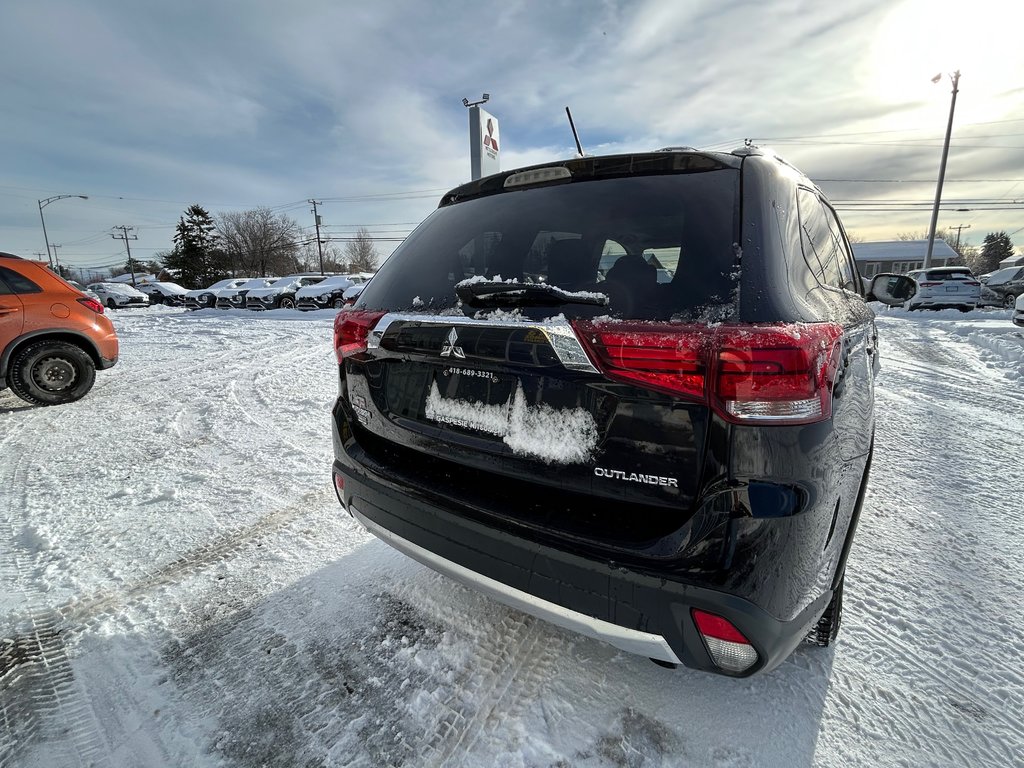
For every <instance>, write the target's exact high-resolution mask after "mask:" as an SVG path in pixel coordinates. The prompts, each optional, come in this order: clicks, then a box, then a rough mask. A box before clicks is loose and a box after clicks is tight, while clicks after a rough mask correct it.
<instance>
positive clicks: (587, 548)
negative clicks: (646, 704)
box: [333, 148, 912, 676]
mask: <svg viewBox="0 0 1024 768" xmlns="http://www.w3.org/2000/svg"><path fill="white" fill-rule="evenodd" d="M871 286H872V288H874V289H875V291H876V293H877V294H878V296H877V298H878V299H879V300H882V301H885V302H886V303H894V304H895V303H900V302H901V301H902V300H903V299H904V298H907V292H908V291H909V290H912V288H911V286H912V281H910V280H908V279H907V278H906V277H903V276H892V275H880V276H877V277H876V278H875V279H874V281H873V282H872V284H871ZM866 298H872V299H873V298H876V297H875V296H873V295H871V294H868V295H867V296H865V295H864V289H863V288H862V285H861V281H860V279H859V277H858V276H857V273H856V271H855V265H854V260H853V256H852V253H851V250H850V247H849V243H848V240H847V238H846V235H845V234H844V232H843V229H842V226H841V225H840V223H839V220H838V218H837V217H836V215H835V212H834V211H833V209H832V208H831V206H830V205H829V204H828V202H827V201H826V200H825V198H824V196H823V195H822V193H821V192H820V190H818V189H817V187H816V186H815V185H814V184H813V183H812V182H810V181H809V180H808V179H807V178H806V177H804V176H803V175H801V174H800V173H799V172H798V171H796V170H795V169H794V168H792V167H791V166H789V165H788V164H786V163H785V162H783V161H781V160H780V159H778V158H776V157H773V156H769V155H767V154H764V153H762V152H761V151H759V150H757V149H753V148H747V149H742V150H737V151H735V152H732V153H711V152H698V151H696V150H666V151H661V152H652V153H644V154H633V155H619V156H613V157H584V158H579V159H574V160H568V161H564V162H557V163H552V164H550V165H545V166H537V167H532V168H527V169H522V170H518V171H510V172H503V173H500V174H497V175H494V176H490V177H487V178H484V179H481V180H479V181H474V182H472V183H469V184H465V185H463V186H461V187H458V188H456V189H454V190H452V191H451V192H449V193H448V194H447V195H445V196H444V197H443V198H442V200H441V203H440V206H439V208H438V210H437V211H435V212H434V213H433V214H432V215H431V216H430V217H429V218H427V219H426V221H424V222H423V224H422V225H420V227H418V228H417V229H416V231H415V232H414V233H413V234H412V235H411V236H410V237H409V238H408V239H407V240H406V241H405V242H404V243H403V244H402V246H401V247H400V248H399V249H398V250H397V251H395V253H394V255H393V256H392V257H391V258H390V259H389V260H388V262H387V263H386V264H385V265H384V266H383V267H382V268H381V269H380V271H379V272H378V273H377V275H376V277H374V279H373V280H372V281H371V282H370V283H369V284H368V285H367V287H366V289H365V290H364V291H363V293H362V295H361V296H360V297H359V300H358V301H357V303H356V304H355V306H354V307H353V308H352V309H350V310H344V311H342V312H340V313H339V314H338V317H337V320H336V323H335V347H336V351H337V355H338V360H339V369H338V370H339V375H340V394H339V397H338V399H337V402H336V404H335V406H334V410H333V416H334V449H335V457H336V460H335V462H334V483H335V488H336V489H337V492H338V497H339V500H340V501H341V503H342V504H343V505H344V506H345V507H346V508H347V509H348V511H349V512H350V513H351V514H353V515H354V516H355V517H356V518H358V519H359V520H360V521H361V522H362V523H363V524H364V525H365V526H366V527H367V528H368V529H369V530H370V531H372V532H373V533H374V534H376V535H377V536H379V537H380V538H382V539H383V540H384V541H386V542H388V543H389V544H391V545H393V546H395V547H397V548H398V549H400V550H402V551H404V552H406V553H407V554H409V555H411V556H412V557H414V558H416V559H418V560H420V561H422V562H424V563H426V564H427V565H429V566H431V567H432V568H435V569H437V570H439V571H441V572H443V573H446V574H448V575H450V576H453V577H454V578H456V579H459V580H461V581H463V582H465V583H468V584H471V585H473V586H474V587H476V588H479V589H482V590H484V591H486V592H487V593H489V594H491V595H493V596H494V597H496V598H497V599H499V600H502V601H503V602H506V603H508V604H510V605H513V606H515V607H517V608H520V609H522V610H524V611H527V612H529V613H532V614H535V615H538V616H541V617H543V618H545V619H547V620H549V621H551V622H553V623H555V624H558V625H561V626H563V627H568V628H571V629H574V630H576V631H579V632H581V633H584V634H587V635H590V636H593V637H598V638H600V639H603V640H605V641H607V642H609V643H612V644H613V645H615V646H617V647H619V648H622V649H625V650H627V651H630V652H633V653H638V654H642V655H645V656H648V657H650V658H652V659H654V660H655V661H658V662H661V663H665V664H670V665H674V664H679V663H682V664H685V665H687V666H690V667H695V668H699V669H704V670H709V671H714V672H718V673H722V674H726V675H733V676H746V675H749V674H752V673H754V672H756V671H759V670H767V669H771V668H772V667H774V666H775V665H777V664H778V663H780V662H781V661H782V660H783V659H785V658H786V657H787V656H788V655H789V653H790V652H791V651H792V650H793V649H794V648H795V647H796V646H797V644H798V643H800V641H801V640H803V639H804V638H805V637H806V638H809V639H810V640H812V641H813V642H816V643H817V644H819V645H827V644H828V643H829V642H830V641H831V640H832V639H833V638H834V637H835V635H836V631H837V630H838V627H839V620H840V611H841V605H842V592H843V576H844V573H845V565H846V559H847V556H848V554H849V551H850V546H851V543H852V539H853V533H854V529H855V528H856V524H857V518H858V515H859V513H860V508H861V503H862V501H863V497H864V490H865V485H866V482H867V477H868V468H869V466H870V463H871V453H872V445H873V442H872V441H873V434H874V415H873V378H874V376H875V373H876V371H877V367H878V352H877V335H876V331H875V324H874V314H873V312H872V310H871V309H870V308H869V307H868V305H867V304H866V301H865V300H866Z"/></svg>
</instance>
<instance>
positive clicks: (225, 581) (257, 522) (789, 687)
mask: <svg viewBox="0 0 1024 768" xmlns="http://www.w3.org/2000/svg"><path fill="white" fill-rule="evenodd" d="M112 315H113V318H114V321H115V323H116V325H117V327H118V331H119V333H120V336H121V344H122V358H121V361H120V363H119V364H118V365H117V366H116V367H115V368H114V369H112V370H110V371H106V372H101V373H99V374H98V375H97V383H96V387H95V389H94V390H93V392H92V393H91V394H90V395H89V396H88V397H87V398H86V399H84V400H83V401H81V402H78V403H75V404H72V405H69V406H64V407H59V408H30V407H26V406H25V405H24V404H22V403H21V402H20V401H19V400H17V399H15V398H14V396H13V395H11V394H10V393H9V392H3V393H0V638H2V639H0V767H2V768H14V766H18V768H36V767H38V768H61V767H62V766H108V765H109V766H200V767H205V766H253V767H254V766H319V765H337V766H342V765H343V766H399V765H404V766H442V765H449V766H467V767H468V766H472V767H474V768H476V767H477V766H524V767H525V766H537V767H538V768H539V767H541V766H545V767H551V768H554V767H555V766H585V767H588V768H589V767H593V768H596V767H598V766H602V767H603V766H637V767H639V766H643V767H644V768H650V767H651V766H723V767H730V768H738V767H740V766H809V765H821V766H887V765H901V766H921V765H928V766H933V765H940V766H1008V765H1020V764H1021V762H1022V760H1024V758H1022V755H1024V724H1022V712H1024V618H1022V617H1024V463H1022V462H1021V459H1020V456H1021V446H1022V440H1024V392H1022V385H1024V338H1022V336H1021V333H1020V332H1019V329H1015V328H1014V327H1013V326H1012V325H1011V324H1010V322H1009V320H1008V316H1009V313H1008V312H1006V311H991V312H973V313H970V314H966V315H964V314H961V313H959V312H955V311H953V312H939V313H909V312H904V311H902V310H896V311H887V312H883V313H881V314H880V316H879V320H878V325H879V329H880V334H881V345H882V346H881V349H882V355H883V374H882V376H881V379H880V381H879V385H878V390H877V402H878V431H877V438H876V454H875V462H874V471H873V477H872V485H871V491H870V494H869V497H868V500H867V507H866V509H865V513H864V517H863V520H862V523H861V528H860V531H859V533H858V537H857V543H856V546H855V547H854V550H853V554H852V556H851V559H850V564H849V572H848V576H847V586H846V610H845V614H844V626H843V631H842V635H841V638H840V642H839V643H838V644H837V645H836V646H834V647H833V648H830V649H827V650H822V649H817V648H811V647H805V648H801V649H799V650H798V651H797V652H796V653H795V654H794V655H793V656H792V657H791V659H790V660H788V661H787V662H786V663H784V664H783V665H781V666H780V667H779V668H778V669H776V670H775V671H773V672H771V673H769V674H766V675H761V676H758V677H754V678H752V679H749V680H731V679H725V678H721V677H716V676H712V675H707V674H701V673H697V672H691V671H688V670H684V669H680V670H676V671H669V670H665V669H662V668H660V667H657V666H655V665H653V664H651V663H650V662H649V661H647V660H646V659H642V658H635V657H631V656H627V655H625V654H622V653H619V652H617V651H616V650H614V649H612V648H610V647H608V646H606V645H603V644H601V643H598V642H596V641H592V640H589V639H586V638H582V637H578V636H575V635H572V634H570V633H567V632H563V631H561V630H559V629H556V628H554V627H551V626H548V625H546V624H544V623H543V622H540V621H537V620H534V619H532V618H530V617H527V616H524V615H522V614H518V613H516V612H514V611H511V610H509V609H507V608H505V607H503V606H501V605H499V604H497V603H494V602H493V601H491V600H489V599H487V598H485V597H483V596H481V595H479V594H476V593H474V592H472V591H469V590H467V589H464V588H462V587H460V586H458V585H456V584H455V583H453V582H451V581H449V580H447V579H445V578H443V577H441V576H438V575H435V574H434V573H432V572H431V571H429V570H427V569H425V568H423V567H421V566H420V565H418V564H417V563H415V562H413V561H411V560H408V559H406V558H404V557H403V556H401V555H399V554H398V553H396V552H394V551H392V550H391V549H389V548H388V547H387V546H386V545H384V544H382V543H380V542H378V541H376V540H375V539H373V538H372V537H370V536H369V535H368V534H366V533H364V532H363V531H362V530H361V529H359V528H358V527H357V526H356V525H354V524H353V523H352V522H351V520H350V519H349V518H348V517H347V516H346V515H345V514H344V513H343V512H342V511H341V509H340V508H339V506H338V504H337V501H336V500H335V498H334V493H333V490H332V488H331V484H330V475H329V468H330V462H331V445H330V429H329V421H328V420H329V409H330V405H331V402H332V400H333V397H334V395H335V390H336V386H337V385H336V373H335V365H334V359H333V352H332V349H331V341H332V340H331V321H332V318H333V312H321V313H311V314H308V315H303V314H300V313H297V312H288V311H279V312H273V313H261V314H254V313H245V312H242V311H231V312H216V311H212V310H207V311H202V312H196V313H185V312H180V311H175V310H167V309H162V308H159V307H155V308H152V309H149V310H145V311H137V312H130V311H123V312H114V313H112Z"/></svg>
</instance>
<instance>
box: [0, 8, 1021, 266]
mask: <svg viewBox="0 0 1024 768" xmlns="http://www.w3.org/2000/svg"><path fill="white" fill-rule="evenodd" d="M910 1H911V0H905V2H904V3H903V4H896V5H893V4H892V3H891V2H888V0H850V1H849V2H847V3H844V4H840V5H831V6H830V5H817V6H814V8H813V11H811V10H810V9H809V8H808V7H807V6H805V5H803V4H798V3H789V2H781V1H775V2H768V3H765V2H763V0H761V1H760V2H753V1H752V0H751V1H749V2H748V1H747V0H724V1H719V2H713V1H712V0H703V1H701V2H689V3H678V2H669V1H668V0H629V1H627V0H605V1H604V2H583V1H568V0H563V1H562V2H551V3H543V4H542V3H527V2H508V3H502V4H500V5H494V4H486V3H469V2H455V1H454V0H439V1H438V2H434V3H422V2H413V0H391V1H389V2H383V1H382V2H377V3H365V4H359V5H355V4H352V3H332V2H328V1H327V0H304V1H303V2H296V3H280V2H271V1H270V0H250V1H249V2H246V3H244V4H240V3H230V2H211V1H210V0H204V2H198V1H197V0H179V2H177V3H174V4H162V5H152V4H149V3H137V2H129V1H128V0H107V2H103V3H93V4H86V5H82V4H81V3H76V2H72V0H40V2H33V3H29V2H28V0H9V2H8V3H7V4H5V6H4V10H3V11H2V12H0V13H2V14H3V19H2V21H3V23H2V24H0V57H2V60H0V64H2V66H3V71H4V73H5V77H6V78H7V84H8V88H7V89H6V94H5V96H6V97H7V101H8V103H7V104H5V119H4V121H3V122H2V123H0V141H3V143H4V146H5V148H7V149H8V155H9V157H10V158H11V159H10V161H9V162H7V163H5V167H4V168H2V169H0V174H2V175H0V191H2V187H3V186H5V185H6V186H7V187H22V188H25V189H23V190H21V191H18V190H9V194H11V195H15V197H9V198H5V199H9V200H11V201H12V205H11V206H10V208H9V211H11V212H10V213H8V214H7V219H8V221H9V222H10V223H11V224H12V225H13V228H12V229H11V230H9V231H10V233H11V236H12V238H13V240H12V243H11V244H10V246H9V247H10V248H14V249H16V250H17V249H21V250H25V251H31V250H38V249H41V248H42V236H41V231H40V232H37V231H36V229H37V226H36V224H35V223H34V222H33V214H35V218H36V219H38V211H37V210H35V199H36V197H38V196H43V193H40V192H38V190H40V189H42V190H52V191H51V192H49V193H50V194H54V193H63V192H67V191H69V190H70V191H77V190H83V192H84V193H92V194H93V196H94V200H96V199H99V198H98V197H96V196H98V195H100V194H107V195H111V196H112V198H113V199H112V200H110V201H108V202H109V205H106V206H105V207H106V208H107V210H103V211H101V210H100V209H99V206H98V205H97V206H95V207H90V205H88V204H85V205H82V206H75V211H74V212H72V211H71V210H70V208H71V207H72V206H70V205H69V206H67V207H66V209H62V211H61V215H60V216H58V217H55V224H54V226H55V228H56V229H57V230H58V235H59V236H61V237H64V238H65V239H67V240H69V241H74V240H81V239H83V236H84V235H88V234H89V232H102V231H103V230H104V228H106V227H109V226H111V225H112V224H114V223H118V224H119V223H129V224H130V223H133V222H132V221H131V220H130V218H131V217H132V216H137V217H139V219H140V223H141V221H142V220H146V221H150V222H153V223H155V222H158V221H162V222H163V224H164V226H165V227H167V228H168V229H167V231H165V233H164V234H163V235H161V234H160V230H152V231H151V232H150V233H149V236H150V237H153V238H154V239H156V238H158V237H162V238H163V239H162V240H161V242H162V243H163V244H164V245H165V246H166V245H168V244H169V242H170V237H169V235H170V227H172V226H173V224H174V222H175V221H176V220H177V216H178V215H180V211H181V210H182V209H183V208H184V206H185V205H187V204H188V203H189V202H196V201H198V202H201V203H203V204H207V205H208V206H209V207H211V208H213V209H215V210H218V209H222V208H221V204H224V203H241V204H245V205H250V204H259V203H263V204H267V205H281V204H284V203H288V202H294V201H302V200H304V199H306V198H308V197H312V196H318V197H327V198H346V199H347V201H346V202H344V203H342V202H337V203H331V204H329V206H328V215H329V216H330V217H331V219H332V220H333V221H335V222H338V223H357V222H359V221H364V222H371V223H372V222H374V221H395V222H399V221H401V222H405V221H411V220H415V219H418V218H422V217H423V216H425V215H426V214H427V213H429V211H430V209H431V208H432V207H433V205H435V204H436V197H434V195H435V194H436V195H437V196H439V192H437V191H436V190H439V189H442V188H448V187H451V186H454V185H456V184H459V183H461V182H463V181H465V180H466V179H467V178H468V175H469V159H468V156H467V155H468V146H467V145H468V142H467V118H466V112H465V109H464V108H463V106H462V104H461V99H462V98H463V97H464V96H465V97H469V98H476V97H478V95H479V94H480V93H482V92H484V91H487V92H489V93H490V94H491V101H490V103H489V104H488V108H489V109H490V110H491V111H492V112H493V113H494V114H495V115H496V116H497V117H498V118H499V119H500V121H501V133H502V140H503V150H502V157H503V163H504V164H505V167H514V166H518V165H526V164H535V163H538V162H544V161H547V160H551V159H556V158H564V157H570V156H572V155H573V154H575V147H574V145H573V141H572V134H571V132H570V130H569V125H568V122H567V120H566V117H565V107H566V106H570V107H571V108H572V111H573V116H574V118H575V119H576V123H577V127H578V128H579V132H580V136H581V140H582V141H583V144H584V147H585V149H586V150H587V151H588V152H589V153H597V152H616V151H636V150H646V149H652V148H657V147H662V146H667V145H681V144H682V145H691V146H697V147H718V148H731V147H732V146H735V145H737V144H740V143H742V140H743V139H744V138H759V139H763V140H765V141H766V142H768V143H771V144H773V146H775V147H776V148H777V149H778V150H779V151H780V152H781V153H782V154H783V155H784V156H786V157H787V158H789V159H791V160H792V161H793V162H794V163H795V164H796V165H798V166H799V167H801V168H802V169H803V170H805V171H806V172H807V173H808V174H810V175H811V176H812V177H815V178H836V179H847V178H849V179H853V178H886V179H891V178H929V177H932V176H934V175H935V173H936V170H937V164H938V155H939V150H938V149H936V147H935V146H934V142H931V141H919V140H920V139H922V138H931V137H934V136H939V137H941V135H942V132H943V128H944V125H945V120H946V115H947V112H948V105H949V93H948V91H949V88H948V83H946V84H944V85H943V86H942V87H937V86H932V85H931V84H930V83H929V82H927V77H925V78H923V79H922V78H921V77H917V74H915V71H916V69H918V68H920V67H918V66H917V64H916V62H915V61H914V60H913V58H912V57H911V55H910V54H911V53H912V52H913V51H915V50H917V48H916V47H915V46H918V44H919V43H920V40H919V37H918V36H915V34H914V26H913V24H911V26H909V27H907V26H906V25H907V24H909V23H910V22H908V21H907V19H909V20H911V21H914V20H915V19H916V18H917V17H915V16H914V12H915V11H914V7H912V6H910V5H907V3H909V2H910ZM915 1H916V0H915ZM986 1H987V0H979V2H980V3H981V5H979V6H978V8H982V6H984V5H985V2H986ZM905 6H906V7H905ZM915 7H916V6H915ZM986 7H987V6H986ZM908 8H909V10H908ZM908 14H909V15H908ZM981 15H982V14H981V13H980V11H978V12H976V11H975V7H974V6H972V7H971V8H960V9H959V10H958V18H961V19H967V20H969V21H971V23H974V22H975V21H977V20H978V18H979V17H980V16H981ZM901 19H902V21H901ZM915 23H916V22H915ZM901 24H902V25H904V26H903V27H901V26H900V25H901ZM1000 34H1002V33H1000ZM952 37H953V38H955V39H956V40H957V42H958V47H959V50H962V51H964V52H965V53H967V52H968V50H967V49H968V48H969V47H971V46H973V45H974V43H973V42H972V41H971V40H964V39H963V36H960V35H952ZM972 40H973V38H972ZM1020 50H1022V49H1021V48H1020V46H1019V45H1017V46H1014V47H1004V48H1000V50H999V52H998V53H999V55H998V56H996V57H995V58H996V59H997V60H998V62H999V63H1000V66H1001V67H1002V68H1003V69H1004V70H1006V71H1008V72H1014V71H1016V72H1018V73H1019V71H1020V67H1019V66H1017V67H1016V69H1014V62H1019V61H1020V54H1019V51H1020ZM901 56H902V58H901ZM921 66H924V65H923V64H921ZM897 70H898V71H897ZM928 77H930V74H929V75H928ZM897 80H898V81H899V83H900V84H901V85H900V87H901V89H902V90H896V89H887V88H886V87H884V86H886V83H887V82H888V81H892V82H893V83H895V82H896V81H897ZM959 99H960V101H959V103H958V113H957V114H958V118H957V122H956V131H955V134H954V138H955V140H954V144H953V149H952V150H951V153H950V178H951V182H950V185H949V186H950V189H951V190H952V191H955V192H957V193H958V194H959V190H960V189H966V188H964V187H958V186H957V182H956V181H955V178H956V177H960V178H982V177H986V178H987V177H990V176H991V177H994V178H1003V177H1009V178H1024V161H1021V160H1020V159H1019V158H1020V156H1021V155H1020V153H1019V152H1017V153H1013V152H1011V151H1009V150H998V149H994V148H989V149H985V148H983V147H970V146H968V138H970V136H971V135H976V136H978V137H979V138H977V139H975V140H973V141H975V142H976V143H978V144H982V145H987V146H990V147H997V146H1013V145H1019V144H1020V139H1019V137H1013V136H1008V137H1001V138H992V139H989V138H983V137H984V136H987V135H988V133H983V132H979V131H974V132H973V134H972V133H971V131H969V130H968V128H969V127H970V124H971V123H981V122H987V121H992V120H1005V119H1015V120H1018V121H1019V122H1017V123H1008V124H1003V130H1001V131H1000V132H1003V133H1014V132H1016V133H1019V132H1020V131H1019V127H1020V125H1021V124H1022V123H1024V106H1022V100H1021V99H1020V86H1019V84H1017V83H1016V82H1015V81H1013V80H1012V79H1010V80H1007V81H1005V82H1003V83H1002V85H1001V86H1000V87H999V88H994V89H993V88H987V87H986V88H982V87H981V84H980V82H979V74H978V73H975V71H974V70H969V69H968V68H967V67H966V65H965V69H964V77H963V83H962V88H961V94H960V96H959ZM986 127H987V128H988V126H986ZM897 129H899V131H900V132H899V133H894V134H892V135H891V136H890V135H888V134H881V133H878V132H879V131H895V130H897ZM995 132H996V131H995V130H990V131H989V133H995ZM835 134H854V135H850V136H845V137H840V138H833V137H834V135H835ZM785 137H806V139H805V142H816V143H802V144H796V143H792V142H790V141H781V140H780V141H778V142H777V143H776V142H775V140H776V139H782V138H785ZM886 138H891V139H905V140H906V141H905V142H903V143H904V144H906V145H907V146H897V145H895V144H886V145H883V144H880V143H878V142H880V141H883V140H885V139H886ZM853 142H859V143H853ZM938 143H941V141H939V142H938ZM986 143H987V144H986ZM929 144H931V146H927V145H929ZM1012 158H1017V159H1012ZM1000 162H1002V163H1003V167H1002V168H1000V167H999V165H1000ZM837 184H838V183H837ZM833 188H835V190H836V193H837V194H840V195H843V196H848V197H853V196H855V195H856V196H857V197H860V198H870V197H873V196H878V197H880V198H891V197H892V196H893V195H894V194H899V195H912V196H915V197H924V198H927V197H928V194H927V189H926V187H922V185H916V186H914V187H913V189H903V190H894V189H893V185H891V184H880V185H874V186H872V185H866V184H859V183H858V184H857V185H856V186H855V185H854V184H852V183H847V184H844V185H833V184H832V183H831V182H830V183H829V184H828V185H826V189H828V191H829V192H830V193H831V192H832V189H833ZM1009 188H1010V185H1001V186H1000V185H996V186H993V187H986V188H984V189H982V188H981V187H978V188H974V187H972V188H971V192H972V195H973V196H974V197H977V198H981V197H985V196H995V195H999V194H1004V193H1005V192H1006V190H1007V189H1009ZM407 190H432V192H431V193H429V195H430V196H429V197H426V198H415V197H412V198H410V197H406V198H404V199H397V200H396V199H393V200H391V202H387V203H386V202H380V200H382V199H384V198H377V199H375V200H365V199H364V200H352V199H351V198H353V197H364V196H366V195H372V194H381V193H393V192H401V191H407ZM1020 191H1021V190H1018V192H1020ZM118 197H124V198H145V199H146V200H166V201H172V202H168V203H155V202H154V203H150V202H143V201H140V200H135V201H134V202H133V201H131V200H118V199H117V198H118ZM174 201H177V202H174ZM119 206H120V208H119ZM331 206H333V207H331ZM110 209H113V210H110ZM118 210H120V211H122V212H123V216H121V217H118V220H117V221H112V220H111V219H112V218H114V217H113V214H114V213H116V212H118ZM65 211H66V213H65ZM89 211H92V212H93V214H94V215H92V218H89V216H90V214H88V213H87V212H89ZM295 215H296V216H300V217H307V214H306V212H305V210H304V204H303V205H299V206H298V207H296V208H295ZM977 216H978V218H977V219H975V221H977V222H978V225H979V227H981V226H983V224H982V222H986V223H985V224H984V226H988V225H989V224H988V222H990V221H992V222H996V221H997V220H998V221H1001V222H1004V224H1003V227H1002V228H1006V229H1011V228H1012V227H1010V226H1009V225H1007V224H1005V221H1006V214H1003V218H1002V219H999V218H998V216H997V215H996V214H992V215H991V216H990V215H989V214H985V215H984V216H982V214H981V213H980V212H978V214H977ZM79 217H83V218H85V219H87V220H88V221H90V222H91V224H90V225H86V224H83V222H82V221H80V219H79ZM855 218H856V221H857V226H858V228H864V229H865V230H870V231H872V232H875V231H877V232H880V233H881V232H884V231H885V230H886V229H887V228H889V227H890V226H891V223H892V222H897V219H899V217H896V216H893V217H891V220H892V222H890V221H889V220H888V219H887V218H886V217H885V215H883V214H871V215H870V216H868V215H867V214H865V215H864V216H857V217H855ZM58 221H67V222H69V228H68V231H67V232H66V233H65V232H61V231H60V230H61V226H62V225H61V224H59V223H57V222H58ZM79 226H82V227H85V231H84V232H83V231H73V229H72V227H79ZM901 226H903V225H902V224H901ZM154 247H155V246H154Z"/></svg>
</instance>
